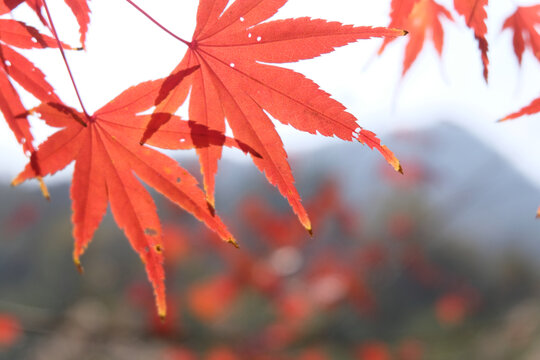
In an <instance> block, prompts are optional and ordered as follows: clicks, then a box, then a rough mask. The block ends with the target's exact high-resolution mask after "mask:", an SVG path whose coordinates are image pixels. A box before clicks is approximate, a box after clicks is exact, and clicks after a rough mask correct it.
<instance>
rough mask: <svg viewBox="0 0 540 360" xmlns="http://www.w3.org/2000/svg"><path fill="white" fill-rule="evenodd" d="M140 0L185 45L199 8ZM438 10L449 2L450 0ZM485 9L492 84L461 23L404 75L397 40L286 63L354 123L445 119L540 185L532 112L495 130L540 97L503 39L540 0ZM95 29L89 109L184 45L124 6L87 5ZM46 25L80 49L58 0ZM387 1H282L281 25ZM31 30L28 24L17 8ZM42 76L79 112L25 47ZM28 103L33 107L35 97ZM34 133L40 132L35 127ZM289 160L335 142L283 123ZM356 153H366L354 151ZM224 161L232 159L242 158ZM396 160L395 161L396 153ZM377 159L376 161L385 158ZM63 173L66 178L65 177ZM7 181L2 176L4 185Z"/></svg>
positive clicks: (12, 155)
mask: <svg viewBox="0 0 540 360" xmlns="http://www.w3.org/2000/svg"><path fill="white" fill-rule="evenodd" d="M137 3H138V4H139V5H140V6H142V7H143V8H144V9H146V10H147V11H148V12H149V13H150V14H152V15H153V16H154V17H155V18H156V19H158V20H159V21H160V22H161V23H162V24H164V25H165V26H167V27H168V28H169V29H170V30H172V31H173V32H174V33H176V34H178V35H179V36H181V37H184V38H186V39H187V40H190V39H191V33H192V31H193V28H194V25H195V23H194V19H195V13H196V6H197V4H196V3H197V2H196V1H186V0H184V1H178V0H176V1H175V0H159V1H142V0H138V1H137ZM439 3H441V4H444V5H447V6H448V7H451V4H452V1H451V0H445V1H443V0H440V1H439ZM491 3H492V4H491V5H490V6H489V8H488V15H489V22H488V29H489V32H488V41H489V42H490V46H491V47H490V52H489V56H490V60H491V65H490V79H489V84H487V85H486V83H485V82H484V80H483V78H482V67H481V66H482V65H481V61H480V54H479V51H478V49H477V43H476V41H475V40H474V38H473V34H472V32H471V31H470V30H467V29H466V28H465V25H464V21H463V19H462V18H459V17H456V19H455V20H456V22H455V23H451V22H445V23H444V28H445V31H446V35H445V47H444V52H443V56H442V60H440V59H439V58H438V57H437V55H436V53H435V50H434V49H433V46H432V45H431V43H429V44H428V45H427V46H426V48H425V49H424V51H423V52H422V53H421V54H420V56H419V59H418V60H417V62H416V63H415V64H414V65H413V67H412V68H411V70H410V71H409V73H408V74H407V76H406V77H405V78H404V79H401V77H400V74H401V66H402V65H401V64H402V61H403V49H404V46H405V43H406V39H404V38H403V39H399V40H397V41H395V42H394V44H393V45H391V46H390V47H388V49H387V51H386V52H385V53H384V54H383V55H382V56H380V57H377V56H376V51H377V49H378V47H379V46H380V40H362V41H360V42H359V43H356V44H352V45H349V46H346V47H344V48H340V49H338V50H337V51H335V52H334V53H332V54H328V55H324V56H322V57H319V58H317V59H313V60H308V61H303V62H300V63H295V64H290V65H287V66H288V67H291V68H293V69H295V70H296V71H299V72H301V73H303V74H305V75H306V76H308V77H309V78H311V79H313V80H314V81H315V82H317V83H318V84H319V85H320V86H321V87H322V88H323V89H324V90H325V91H327V92H329V93H331V94H332V95H333V97H334V98H336V99H337V100H339V101H340V102H342V103H343V104H344V105H345V106H346V107H347V108H348V109H349V111H350V112H351V113H352V114H354V115H355V116H356V117H357V118H358V119H359V123H360V125H362V126H363V127H364V128H367V129H369V130H372V131H374V132H376V133H377V134H379V135H380V137H381V138H382V139H383V142H384V135H385V133H387V132H389V131H392V130H394V129H409V128H418V127H424V126H429V125H433V124H435V123H436V122H438V121H452V122H455V123H458V124H460V125H461V126H464V127H466V128H467V129H469V130H470V131H471V132H473V133H474V134H475V135H477V136H478V137H480V138H481V139H482V140H483V141H484V142H486V143H488V144H490V145H491V146H493V147H494V148H495V149H496V150H497V151H498V152H499V153H500V154H502V155H503V156H504V157H506V158H508V159H510V160H511V161H512V163H514V164H515V166H516V167H517V168H518V169H519V170H521V171H522V172H523V173H524V174H526V175H527V176H528V177H529V178H531V179H532V180H533V181H535V182H536V183H537V184H539V185H540V140H539V138H540V116H538V115H536V116H530V117H528V118H522V119H520V120H517V121H513V122H507V123H503V124H497V123H495V121H496V120H497V119H498V118H500V117H502V116H504V115H506V114H508V113H510V112H513V111H515V110H517V109H519V108H521V107H522V106H524V105H526V104H528V103H529V102H530V101H531V100H532V99H533V98H536V97H537V96H538V95H540V64H539V63H538V62H537V61H536V59H535V58H534V57H533V56H532V55H531V54H530V53H529V52H527V53H526V54H525V56H524V60H523V66H522V68H519V67H518V65H517V60H516V59H515V56H514V55H513V52H512V51H513V50H512V45H511V41H512V39H511V34H510V32H508V31H506V32H503V33H501V31H500V29H501V27H502V23H503V21H504V19H505V17H506V16H508V15H509V14H510V13H511V12H513V11H514V5H513V4H517V5H531V4H535V3H537V1H525V0H516V1H513V2H510V1H491ZM90 5H91V9H92V13H93V14H92V22H91V25H90V31H89V34H88V42H87V48H88V51H86V52H70V53H69V54H68V58H69V61H70V64H71V66H72V70H73V72H74V75H75V78H76V81H77V84H78V86H79V89H80V91H81V95H82V97H83V101H84V103H85V106H86V108H87V109H88V111H89V112H93V111H94V110H96V109H98V108H99V107H101V106H102V105H103V104H105V103H107V102H108V101H109V100H111V99H112V98H113V97H115V96H116V95H117V94H119V93H120V92H121V91H122V90H123V89H125V88H127V87H128V86H131V85H134V84H137V83H139V82H141V81H145V80H149V79H155V78H159V77H163V76H166V75H167V74H168V73H169V72H170V71H171V70H172V69H173V68H174V66H176V65H177V63H178V62H179V61H180V59H181V58H182V55H183V53H184V52H185V49H186V48H185V45H183V44H181V43H179V42H178V41H176V40H174V39H173V38H171V37H169V36H168V35H167V34H165V33H164V32H163V31H162V30H160V29H159V28H157V27H156V26H155V25H153V24H152V23H150V22H149V21H147V20H146V19H145V18H144V17H142V16H141V15H140V14H139V13H138V12H137V11H135V10H134V9H133V8H132V7H131V6H130V5H129V4H127V2H125V1H124V0H92V1H91V2H90ZM49 6H50V8H51V11H52V13H53V14H52V15H53V20H55V22H56V23H57V27H58V28H59V29H58V30H59V32H60V36H61V38H62V40H63V41H65V42H68V43H70V44H77V43H78V34H77V33H75V32H74V31H71V29H75V28H76V24H75V22H74V20H73V18H72V16H71V15H70V13H69V11H68V10H67V9H66V7H65V5H64V3H63V1H60V0H55V1H52V0H50V1H49ZM389 7H390V0H384V1H382V0H380V1H372V0H354V1H352V0H333V1H332V2H331V3H330V2H329V1H327V0H290V1H289V3H288V4H287V5H285V7H283V9H282V11H281V12H280V14H279V17H280V18H287V17H298V16H311V17H317V18H324V19H328V20H337V21H341V22H344V23H348V24H355V25H374V26H385V25H387V24H388V21H389V18H388V14H389ZM17 16H18V17H24V19H27V20H29V22H30V23H35V22H36V18H35V17H34V16H33V14H32V13H30V12H27V11H18V12H17ZM24 53H25V54H26V55H28V56H29V57H30V58H31V59H33V60H34V61H35V63H36V64H37V65H38V66H39V67H40V68H42V69H44V70H45V71H46V72H47V74H49V75H48V79H49V81H50V82H51V83H52V84H53V86H55V88H56V89H57V92H58V94H59V95H60V97H61V98H62V99H63V100H64V101H65V102H66V103H67V104H70V105H72V106H74V107H75V108H78V107H79V106H78V103H77V100H76V97H75V95H74V92H73V90H72V88H71V84H70V82H69V79H68V77H67V73H66V71H65V69H64V66H63V63H62V61H61V57H60V55H59V53H58V50H42V51H39V52H32V51H26V52H24ZM25 104H26V105H28V106H32V105H34V104H35V103H34V101H33V99H32V97H30V96H28V97H27V98H25ZM32 123H33V124H35V125H37V127H36V138H38V139H39V140H43V139H44V138H45V137H46V134H47V132H46V129H44V127H43V125H41V124H40V122H39V121H36V120H32ZM279 131H280V133H281V134H282V135H283V138H284V142H285V146H286V149H287V150H288V151H289V152H290V153H294V152H295V151H303V150H307V149H310V148H313V147H319V146H322V145H324V144H328V143H338V142H339V140H335V139H325V138H323V137H322V136H313V135H309V134H301V133H300V132H298V131H296V130H294V129H292V128H287V127H285V126H281V125H280V126H279ZM358 151H369V150H368V148H365V147H362V146H361V145H359V146H358ZM0 152H1V154H2V157H1V164H0V165H1V167H2V169H3V172H2V175H3V176H2V178H5V176H6V175H7V176H9V177H13V176H15V175H16V173H17V172H18V171H20V170H21V169H22V168H23V166H24V164H25V163H26V161H27V159H26V158H25V156H24V155H22V152H21V150H20V146H19V145H18V144H17V143H16V141H15V140H14V138H13V136H12V134H11V132H10V131H9V129H8V127H7V125H6V124H5V123H4V122H0ZM227 154H230V155H229V156H230V157H232V158H234V159H242V158H243V155H238V154H234V152H232V153H231V151H227ZM396 155H398V157H399V154H396ZM381 161H384V160H382V157H381ZM64 176H65V175H64ZM3 181H7V179H6V180H3Z"/></svg>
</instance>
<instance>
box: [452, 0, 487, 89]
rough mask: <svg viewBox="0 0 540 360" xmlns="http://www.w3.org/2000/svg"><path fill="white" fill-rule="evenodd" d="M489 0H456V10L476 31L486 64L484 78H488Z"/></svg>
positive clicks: (483, 62) (475, 35) (484, 63)
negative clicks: (487, 21) (487, 11)
mask: <svg viewBox="0 0 540 360" xmlns="http://www.w3.org/2000/svg"><path fill="white" fill-rule="evenodd" d="M487 4H488V0H454V7H455V9H456V11H457V12H458V13H459V14H461V15H463V17H464V18H465V21H466V23H467V26H468V27H470V28H471V29H472V30H473V31H474V37H475V38H476V40H477V41H478V48H479V49H480V52H481V54H482V64H483V66H484V79H485V80H486V81H487V80H488V66H489V58H488V54H487V53H488V47H489V46H488V41H487V40H486V34H487V26H486V18H487V13H486V10H485V7H486V6H487Z"/></svg>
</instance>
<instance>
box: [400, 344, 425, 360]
mask: <svg viewBox="0 0 540 360" xmlns="http://www.w3.org/2000/svg"><path fill="white" fill-rule="evenodd" d="M423 358H424V345H423V344H422V342H420V341H419V340H415V339H405V340H403V341H402V342H401V343H400V344H399V346H398V349H397V359H398V360H422V359H423Z"/></svg>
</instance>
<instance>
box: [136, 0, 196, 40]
mask: <svg viewBox="0 0 540 360" xmlns="http://www.w3.org/2000/svg"><path fill="white" fill-rule="evenodd" d="M126 1H127V2H128V3H129V4H131V6H133V7H134V8H135V9H137V10H138V11H139V12H140V13H141V14H143V15H144V16H146V17H147V18H148V19H149V20H150V21H152V22H153V23H154V24H156V25H157V26H159V27H160V28H161V29H162V30H163V31H165V32H166V33H167V34H169V35H171V36H172V37H173V38H175V39H176V40H179V41H181V42H183V43H184V44H186V45H187V46H191V43H190V42H189V41H186V40H184V39H182V38H181V37H179V36H177V35H175V34H174V33H173V32H172V31H170V30H169V29H167V28H166V27H165V26H163V25H161V24H160V23H159V22H158V21H157V20H156V19H154V18H153V17H152V16H150V15H149V14H148V13H147V12H146V11H144V10H143V9H141V8H140V7H139V6H138V5H137V4H135V3H134V2H133V1H131V0H126Z"/></svg>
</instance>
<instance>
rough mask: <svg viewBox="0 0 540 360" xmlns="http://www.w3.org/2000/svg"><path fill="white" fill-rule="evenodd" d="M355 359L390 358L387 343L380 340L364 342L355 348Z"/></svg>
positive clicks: (377, 359)
mask: <svg viewBox="0 0 540 360" xmlns="http://www.w3.org/2000/svg"><path fill="white" fill-rule="evenodd" d="M356 359H357V360H390V359H392V357H391V354H390V350H389V349H388V345H387V344H385V343H383V342H381V341H370V342H366V343H364V344H362V345H360V346H359V347H358V349H357V350H356Z"/></svg>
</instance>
